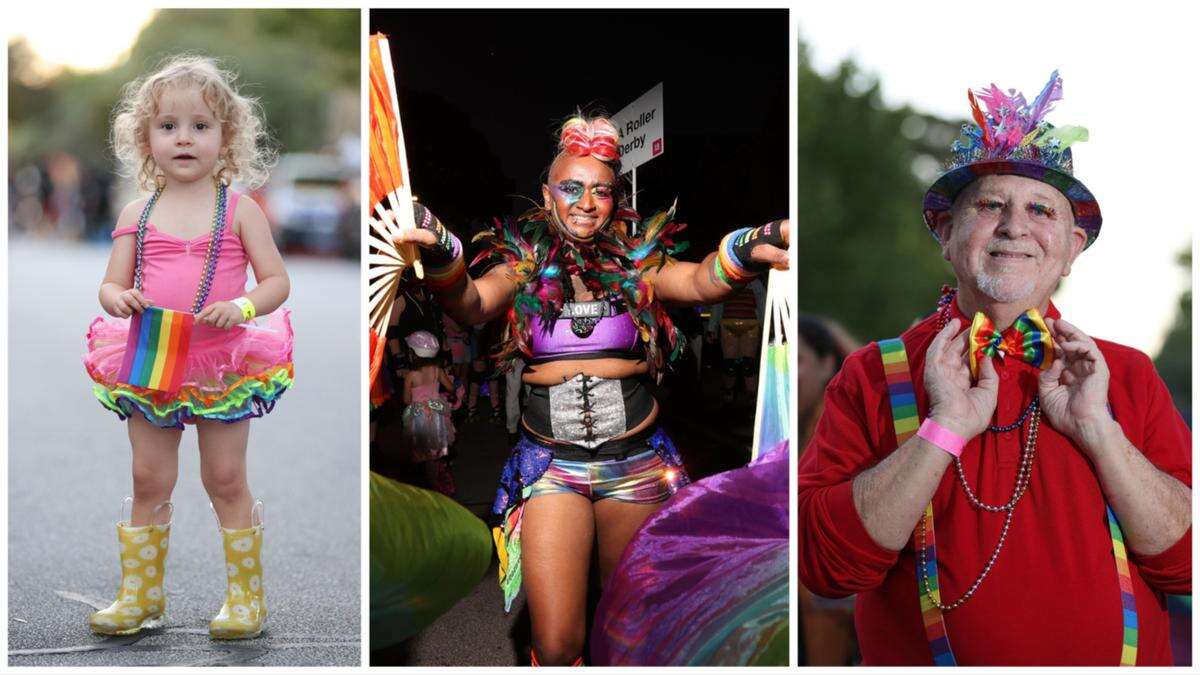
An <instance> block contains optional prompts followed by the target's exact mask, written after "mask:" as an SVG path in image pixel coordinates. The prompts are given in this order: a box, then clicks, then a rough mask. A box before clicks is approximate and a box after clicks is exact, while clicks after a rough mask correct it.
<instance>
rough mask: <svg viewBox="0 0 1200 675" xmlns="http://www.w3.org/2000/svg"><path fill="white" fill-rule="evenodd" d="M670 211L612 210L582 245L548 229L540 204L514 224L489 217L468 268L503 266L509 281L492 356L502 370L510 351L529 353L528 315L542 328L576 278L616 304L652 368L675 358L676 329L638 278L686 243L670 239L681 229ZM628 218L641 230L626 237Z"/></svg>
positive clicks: (556, 312)
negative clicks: (512, 292)
mask: <svg viewBox="0 0 1200 675" xmlns="http://www.w3.org/2000/svg"><path fill="white" fill-rule="evenodd" d="M674 216H675V206H674V205H672V206H671V208H670V209H669V210H667V211H663V212H659V213H658V214H656V215H655V216H653V217H652V218H650V219H649V220H646V221H641V220H640V219H639V217H638V215H637V214H636V213H634V212H632V211H624V210H622V211H618V212H617V214H616V215H615V216H614V218H613V223H612V224H611V225H610V226H609V227H606V228H604V229H603V230H602V231H601V232H599V233H597V235H596V238H595V240H593V241H592V242H591V244H590V245H587V246H583V245H579V244H573V243H571V242H569V241H567V240H565V239H563V238H562V237H559V236H558V235H557V234H555V232H554V230H553V227H552V226H551V225H550V220H549V217H548V215H547V214H546V212H545V210H544V209H541V208H536V209H532V210H530V211H527V212H526V213H524V214H523V215H522V216H521V217H520V218H518V219H517V220H516V221H515V222H501V221H500V220H497V221H496V225H495V228H494V229H493V230H492V231H490V232H484V233H481V234H479V235H477V236H476V237H475V240H476V241H479V240H481V239H486V240H488V243H487V245H486V248H485V249H484V250H483V251H481V252H480V253H479V255H478V256H476V258H475V260H473V261H472V262H471V265H472V266H474V265H477V264H479V263H481V262H484V261H491V262H493V263H503V264H506V265H508V267H509V270H510V273H511V274H512V275H513V276H514V278H515V281H516V283H517V295H516V298H515V299H514V301H513V304H512V307H511V308H509V310H508V323H507V326H506V327H505V329H504V336H503V339H502V341H501V347H500V350H499V352H498V353H497V358H498V359H499V360H501V361H502V362H503V363H504V364H505V367H506V368H507V367H508V364H509V363H510V362H511V360H512V359H513V358H514V357H516V356H517V355H518V354H524V355H526V356H529V355H530V348H529V341H530V331H531V326H530V321H529V319H530V317H532V316H540V317H541V319H542V325H543V326H550V325H551V324H552V322H553V321H554V320H555V319H556V318H557V317H558V315H559V313H560V312H561V311H562V306H563V302H564V301H565V300H566V299H567V298H568V296H569V295H570V294H571V291H570V289H569V287H567V286H566V285H567V284H570V283H571V281H570V277H572V276H577V277H579V279H580V280H581V281H582V282H583V285H584V287H585V288H587V289H588V291H590V292H591V293H592V294H593V296H595V297H596V298H609V299H614V300H621V301H624V303H625V306H626V307H628V309H629V315H630V316H631V317H632V318H633V322H634V324H635V325H636V326H637V328H638V332H639V334H640V335H641V338H642V344H643V346H644V348H645V350H646V357H647V359H646V360H647V362H648V363H650V364H651V366H652V368H654V370H655V371H658V370H659V369H661V367H662V366H663V365H664V363H665V362H666V361H670V360H674V359H675V358H677V357H678V356H679V354H680V353H681V352H682V351H683V338H682V334H681V333H680V332H679V329H678V328H676V327H675V324H674V323H672V321H671V318H670V317H669V316H668V315H667V311H666V308H664V307H663V305H662V303H661V302H659V301H658V300H657V299H656V298H655V297H654V284H653V282H652V281H651V279H649V278H647V276H646V273H647V272H649V271H651V270H658V269H661V268H662V267H664V266H665V265H668V264H670V263H671V260H670V256H673V255H675V254H677V253H679V252H681V251H683V250H684V249H685V248H687V243H686V242H682V243H678V244H677V243H676V242H675V241H674V235H675V234H676V233H678V232H680V231H681V230H683V229H684V228H685V227H686V225H683V224H679V223H676V222H675V221H674ZM631 222H640V224H641V225H642V228H641V231H642V234H641V235H639V236H629V235H628V234H627V233H628V230H629V227H628V224H629V223H631ZM663 346H665V347H666V354H665V358H664V353H663V349H662V347H663Z"/></svg>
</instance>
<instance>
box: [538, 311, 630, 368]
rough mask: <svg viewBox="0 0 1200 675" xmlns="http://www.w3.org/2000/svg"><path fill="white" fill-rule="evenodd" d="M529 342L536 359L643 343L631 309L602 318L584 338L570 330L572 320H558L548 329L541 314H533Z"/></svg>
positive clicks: (625, 348) (614, 348) (624, 348)
mask: <svg viewBox="0 0 1200 675" xmlns="http://www.w3.org/2000/svg"><path fill="white" fill-rule="evenodd" d="M529 342H530V344H529V348H530V350H531V352H532V356H533V358H535V359H538V358H545V357H547V356H563V355H565V354H586V353H588V352H598V351H601V350H606V349H611V350H618V351H635V350H637V349H638V347H639V346H640V345H641V337H640V336H639V335H638V329H637V326H636V325H634V323H633V318H631V317H630V316H629V313H628V312H622V313H621V314H618V315H616V316H606V317H604V318H602V319H600V320H599V321H598V322H597V323H596V327H595V328H594V329H593V330H592V333H591V334H590V335H588V336H587V337H585V338H581V337H579V336H578V335H575V333H573V332H572V331H571V320H570V319H558V320H556V321H554V322H552V323H551V324H550V329H549V330H546V324H545V323H543V322H542V319H541V317H539V316H532V317H530V339H529Z"/></svg>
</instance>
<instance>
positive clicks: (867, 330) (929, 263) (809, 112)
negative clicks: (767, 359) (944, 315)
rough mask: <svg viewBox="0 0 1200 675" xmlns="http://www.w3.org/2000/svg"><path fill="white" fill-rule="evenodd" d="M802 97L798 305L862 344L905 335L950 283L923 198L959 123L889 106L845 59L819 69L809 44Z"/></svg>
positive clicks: (871, 82)
mask: <svg viewBox="0 0 1200 675" xmlns="http://www.w3.org/2000/svg"><path fill="white" fill-rule="evenodd" d="M797 97H798V101H797V110H798V111H799V113H798V114H799V123H798V126H797V130H796V136H797V139H798V145H799V155H798V158H797V179H798V182H799V192H798V203H799V210H798V213H797V215H796V224H797V227H796V233H797V234H796V237H795V246H796V248H797V251H798V252H799V253H798V256H799V257H798V259H799V260H800V270H799V280H800V293H799V303H800V307H802V308H803V309H804V311H809V312H814V313H818V314H823V315H826V316H829V317H830V318H833V319H835V320H836V321H838V322H840V323H841V324H842V325H844V326H845V327H846V328H847V329H848V330H849V331H850V332H851V333H853V334H854V335H855V336H856V337H858V338H860V339H862V340H864V341H866V340H877V339H881V338H887V337H893V336H896V335H899V334H900V333H901V332H903V331H904V330H905V329H907V328H908V326H909V325H910V324H911V323H912V322H913V321H914V320H915V319H917V318H918V317H921V316H924V315H925V314H928V313H929V312H930V311H932V309H933V308H934V305H935V303H936V301H937V297H938V290H939V288H940V287H941V284H943V283H953V275H952V273H951V271H950V268H949V265H948V264H947V263H945V261H943V260H942V258H941V255H940V249H939V248H938V246H937V243H936V242H935V241H934V239H933V237H932V236H930V234H929V232H928V230H927V229H926V227H925V224H924V223H923V221H922V219H921V199H922V197H923V195H924V192H925V188H926V186H927V185H928V184H929V183H930V182H931V181H932V180H933V178H934V177H935V176H936V175H937V172H938V170H939V168H940V166H941V164H940V161H939V160H940V158H941V157H943V156H945V155H947V154H948V153H949V147H950V143H951V142H952V140H953V139H954V137H955V136H956V135H957V133H958V128H959V125H958V123H953V124H952V123H949V122H946V121H943V120H941V119H939V118H936V117H933V116H929V115H924V114H921V113H917V112H914V111H913V110H911V109H909V108H907V107H905V108H901V109H897V110H893V109H889V108H887V107H885V106H884V105H883V103H882V102H881V99H880V94H879V83H878V82H877V81H875V80H873V79H871V78H868V77H866V76H864V75H863V74H862V73H861V72H859V70H858V69H857V68H856V67H855V65H854V64H853V63H851V62H849V61H847V62H844V63H842V64H841V66H840V67H839V68H838V71H837V72H836V73H835V74H833V75H832V76H831V77H828V78H826V77H822V76H820V75H818V74H817V73H816V72H815V71H813V69H812V67H811V65H810V64H809V61H808V57H807V53H806V49H805V48H804V46H803V45H801V48H800V64H799V74H798V82H797Z"/></svg>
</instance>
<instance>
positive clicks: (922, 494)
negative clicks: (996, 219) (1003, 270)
mask: <svg viewBox="0 0 1200 675" xmlns="http://www.w3.org/2000/svg"><path fill="white" fill-rule="evenodd" d="M959 327H960V323H959V321H958V319H953V320H951V321H950V322H949V323H947V324H946V326H945V328H943V329H942V330H941V332H939V333H938V334H937V336H936V337H934V339H933V342H932V343H930V345H929V350H928V351H927V352H926V359H925V379H924V382H925V391H926V392H927V393H928V394H929V419H930V420H932V421H933V422H934V423H936V424H937V425H938V426H940V427H942V428H944V429H947V430H949V431H951V432H952V433H954V434H955V435H957V436H959V437H961V438H965V439H971V438H974V437H976V436H978V435H979V434H981V433H983V431H984V430H985V429H986V428H987V425H988V421H989V420H991V418H992V414H993V413H994V412H995V410H996V392H997V391H998V390H999V382H1000V380H999V377H998V376H997V375H996V368H995V366H994V365H993V364H992V361H991V359H984V360H983V362H982V363H981V364H980V367H979V382H977V383H975V384H972V383H971V376H970V370H969V369H968V367H967V361H966V358H965V356H964V355H965V354H966V349H967V339H966V338H967V336H966V332H965V331H964V332H963V333H962V334H960V335H958V336H957V337H956V336H955V334H956V333H957V332H958V329H959ZM952 459H953V458H952V456H951V455H950V454H949V453H948V452H946V451H944V450H942V449H941V448H940V447H938V446H936V445H934V444H933V443H931V442H929V441H927V440H925V439H924V438H922V437H921V436H917V435H914V436H912V437H911V438H909V439H908V440H907V441H905V442H904V443H903V444H901V445H900V447H899V448H897V449H896V451H895V452H893V453H892V454H890V455H888V456H887V457H886V458H885V459H884V460H883V461H882V462H880V463H878V464H876V465H875V466H873V467H871V468H870V469H868V470H866V471H864V472H862V473H860V474H859V475H858V476H857V477H856V478H855V479H854V485H853V494H854V507H855V510H857V511H858V515H859V518H861V519H862V524H863V527H865V528H866V530H867V532H868V533H869V534H870V535H871V538H872V539H873V540H875V542H876V543H877V544H879V545H880V546H882V547H884V548H887V549H890V550H899V549H901V548H903V547H904V543H905V542H906V541H908V537H909V535H910V534H912V531H913V527H914V526H916V524H917V521H918V520H919V519H920V517H921V513H922V512H924V510H925V505H926V504H928V503H929V500H930V498H932V497H933V493H934V492H936V491H937V488H938V484H939V483H941V481H942V475H943V474H944V473H945V472H946V469H947V468H948V467H949V466H950V462H951V460H952Z"/></svg>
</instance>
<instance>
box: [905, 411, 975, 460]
mask: <svg viewBox="0 0 1200 675" xmlns="http://www.w3.org/2000/svg"><path fill="white" fill-rule="evenodd" d="M917 435H918V436H920V437H921V438H924V439H925V440H927V441H929V442H930V443H932V444H934V445H936V446H937V447H938V448H940V449H942V450H945V451H946V452H948V453H950V454H951V455H953V456H955V457H960V456H961V455H962V451H963V446H964V445H966V444H967V439H965V438H963V437H962V436H959V435H958V434H956V433H954V432H953V431H950V430H949V429H947V428H946V427H944V426H942V425H940V424H938V423H937V422H934V421H933V420H932V419H930V418H928V417H926V418H925V421H924V422H921V428H920V429H918V430H917Z"/></svg>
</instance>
